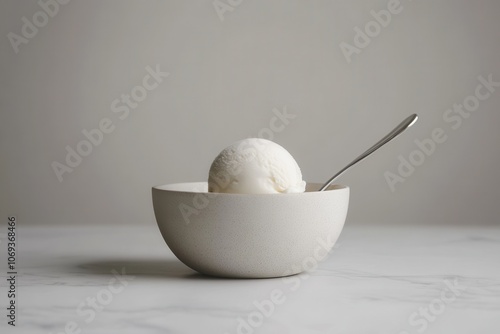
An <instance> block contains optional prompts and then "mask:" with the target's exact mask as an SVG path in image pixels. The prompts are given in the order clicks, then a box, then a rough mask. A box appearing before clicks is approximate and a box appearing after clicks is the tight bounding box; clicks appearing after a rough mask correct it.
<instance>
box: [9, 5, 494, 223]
mask: <svg viewBox="0 0 500 334" xmlns="http://www.w3.org/2000/svg"><path fill="white" fill-rule="evenodd" d="M401 5H402V7H403V10H402V12H401V13H400V14H397V15H393V16H392V21H391V22H390V24H389V25H388V26H387V27H385V28H382V30H381V32H380V34H379V35H378V36H376V37H374V38H373V39H372V41H371V43H370V44H369V45H368V46H367V47H366V48H364V49H362V50H361V52H360V53H359V54H358V55H354V56H353V57H352V62H351V63H348V62H347V61H346V58H345V57H344V56H343V54H342V52H341V49H340V47H339V45H340V43H342V42H347V43H350V44H353V39H354V35H355V33H354V30H353V29H354V28H355V27H356V26H358V27H361V28H364V26H365V24H366V23H368V22H369V21H372V20H373V17H372V16H371V14H370V11H371V10H375V11H379V10H381V9H385V8H387V1H347V0H345V1H242V2H241V4H240V5H237V6H235V8H234V9H233V11H232V12H226V13H225V15H224V20H223V21H222V20H221V19H220V18H219V16H218V15H217V13H216V11H215V9H214V6H213V3H212V1H124V0H119V1H118V0H116V1H89V0H85V1H81V0H73V1H72V2H70V3H69V4H67V5H61V6H60V8H59V12H58V13H57V14H56V15H55V16H54V17H52V18H50V19H49V21H48V23H47V25H45V26H44V27H42V28H40V29H39V31H38V33H37V34H36V36H34V37H33V38H31V39H29V42H28V43H27V44H22V45H20V48H19V52H18V53H17V54H16V53H15V52H14V50H13V48H12V46H11V44H10V42H9V40H8V38H7V34H8V33H9V32H14V33H16V34H20V33H21V28H22V25H23V21H22V17H23V16H25V17H27V18H28V19H29V20H30V21H32V16H33V15H34V14H35V13H36V12H38V11H40V6H39V5H38V4H37V2H36V1H18V0H8V1H7V0H3V1H2V2H1V3H0V32H1V36H0V37H1V39H0V59H1V61H0V66H1V67H0V68H1V70H0V71H1V72H0V88H1V89H0V112H1V118H0V156H1V166H0V167H1V169H0V185H1V193H0V196H1V197H0V201H1V204H0V205H1V207H0V209H1V212H2V215H3V216H4V217H6V216H7V215H14V214H16V215H17V216H18V220H19V221H20V222H22V223H23V224H105V223H110V224H154V216H153V212H152V206H151V198H150V197H151V195H150V188H151V186H153V185H157V184H163V183H171V182H182V181H199V180H205V179H206V177H207V172H208V168H209V166H210V163H211V161H212V159H213V158H214V157H215V156H216V155H217V153H218V152H219V151H220V150H221V149H222V148H224V147H225V146H227V145H229V144H230V143H232V142H233V141H235V140H238V139H241V138H244V137H248V136H256V135H257V134H258V133H259V131H260V130H261V129H263V128H265V127H268V124H269V121H270V120H271V118H272V117H273V113H272V110H273V109H274V108H277V109H279V110H283V108H284V107H285V106H286V108H287V110H288V112H290V113H292V114H294V115H296V116H297V117H296V118H295V119H294V120H293V121H291V122H290V124H289V125H288V126H287V127H286V128H285V129H284V130H283V131H282V132H280V133H276V135H275V137H274V140H275V141H276V142H277V143H279V144H281V145H283V146H284V147H285V148H287V149H288V150H289V151H290V152H291V153H292V155H293V156H294V157H295V158H296V160H297V161H298V163H299V165H300V166H301V168H302V172H303V175H304V178H305V179H306V180H307V181H318V182H321V181H324V180H326V179H327V178H329V177H330V176H331V175H332V174H333V173H334V172H335V171H337V170H338V169H340V168H341V167H343V165H345V164H346V163H347V162H349V161H350V160H351V159H353V158H354V157H355V156H356V155H358V154H359V153H360V152H361V151H363V150H364V149H366V148H367V147H368V146H370V145H371V144H372V143H373V142H375V141H376V140H378V139H379V138H380V137H381V136H382V135H384V134H385V132H387V131H388V130H390V129H391V128H392V127H393V126H395V125H396V124H397V123H398V122H399V121H401V120H402V119H403V118H404V117H406V116H407V115H409V114H411V113H418V114H419V115H420V116H421V117H420V120H419V122H418V123H417V124H416V125H415V126H414V127H413V128H411V129H410V130H409V131H408V132H407V133H405V134H404V135H403V136H401V137H399V138H398V139H397V140H396V141H394V142H392V143H391V144H389V145H388V146H386V147H384V148H383V149H382V150H381V151H379V152H377V153H376V154H375V155H374V156H372V157H370V158H369V160H367V161H365V162H364V163H363V164H361V165H359V166H358V167H356V168H355V169H353V170H352V171H350V172H349V173H348V174H345V176H343V178H342V179H341V180H340V183H343V184H347V185H349V186H350V187H351V191H352V197H351V206H350V211H349V216H348V223H350V224H363V223H366V224H382V223H393V224H411V223H418V224H437V223H448V224H498V223H499V220H498V218H497V217H498V216H499V214H500V206H499V205H498V199H499V198H500V196H499V195H500V187H499V186H500V182H499V177H498V163H499V161H500V154H499V149H498V147H499V146H498V143H499V142H500V132H499V131H498V125H499V121H500V114H499V108H498V107H499V106H500V89H498V91H496V92H495V93H494V94H492V96H491V97H490V98H489V99H487V100H485V101H482V102H481V104H480V106H479V109H478V110H477V111H475V112H473V113H472V115H471V116H470V117H469V118H468V119H464V121H463V124H462V126H461V127H460V128H459V129H457V130H453V129H451V127H450V124H447V123H446V122H444V121H443V113H444V112H445V110H446V109H448V108H450V107H451V106H453V104H454V103H462V102H463V100H464V98H465V97H467V96H468V95H470V94H473V93H474V90H475V87H476V86H477V85H478V80H477V77H478V76H479V75H482V76H484V77H487V76H488V75H489V74H492V75H493V78H494V80H495V81H500V67H499V66H500V43H498V38H499V33H500V20H498V16H499V14H500V2H499V1H494V0H491V1H484V0H483V1H466V0H462V1H458V0H453V1H452V0H448V1H430V0H419V1H415V0H414V1H409V0H401ZM156 64H159V66H160V68H161V70H163V71H166V72H169V73H170V75H169V77H168V78H166V79H165V80H164V81H163V83H161V84H160V85H159V87H158V88H156V89H155V90H153V91H151V92H149V94H148V96H147V98H146V99H145V100H144V101H142V102H141V103H140V104H139V106H138V107H137V108H136V109H134V110H132V112H131V113H130V116H129V117H128V118H127V119H125V120H120V119H119V118H118V117H117V115H116V114H114V113H113V112H112V111H111V108H110V105H111V102H112V101H113V100H114V99H116V98H119V97H120V95H121V94H127V93H130V91H131V89H132V88H133V87H134V86H136V85H140V84H141V82H142V78H143V77H144V76H145V75H146V73H147V72H146V70H145V68H146V67H147V66H151V67H153V68H154V67H155V66H156ZM103 118H110V119H111V120H112V121H113V124H114V125H115V126H116V128H115V130H114V131H113V132H112V133H110V134H108V135H105V137H104V140H103V142H102V144H101V145H99V146H97V147H94V149H93V151H92V153H91V154H90V155H89V156H87V157H85V158H84V159H83V162H82V163H81V164H80V165H79V166H78V167H76V168H75V169H74V171H73V172H72V173H70V174H65V175H64V180H63V182H59V181H58V179H57V177H56V176H55V173H54V171H53V170H52V168H51V163H52V162H53V161H59V162H64V159H65V154H66V150H65V147H66V145H69V146H71V147H73V148H75V146H76V144H77V143H78V142H79V141H80V140H82V139H84V136H83V135H82V133H81V131H82V130H83V129H91V128H95V127H97V126H98V124H99V121H100V120H101V119H103ZM438 127H440V128H442V129H443V130H444V131H445V133H446V134H447V136H448V139H447V141H446V142H445V143H443V144H440V145H438V146H437V148H436V151H435V152H434V154H432V155H431V156H429V157H427V158H426V159H425V162H424V163H423V164H422V165H420V166H418V167H417V168H416V170H415V171H414V173H413V174H412V175H411V176H409V177H408V178H407V179H406V181H405V182H404V183H399V184H397V185H396V188H395V191H394V192H393V191H391V189H390V188H389V186H388V184H387V182H386V181H385V178H384V173H385V172H386V171H391V172H396V171H397V167H398V164H399V162H398V156H399V155H402V156H403V157H406V158H408V156H409V155H410V154H411V153H412V152H413V151H414V150H415V149H416V148H417V146H416V144H415V143H414V140H416V139H419V140H422V139H425V138H429V137H430V135H431V132H432V131H433V129H435V128H438Z"/></svg>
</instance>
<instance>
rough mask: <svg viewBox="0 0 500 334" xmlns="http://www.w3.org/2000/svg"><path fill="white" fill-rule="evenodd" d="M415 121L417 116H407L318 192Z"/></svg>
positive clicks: (320, 189)
mask: <svg viewBox="0 0 500 334" xmlns="http://www.w3.org/2000/svg"><path fill="white" fill-rule="evenodd" d="M417 119H418V116H417V114H413V115H411V116H408V117H407V118H406V119H405V120H404V121H402V122H401V123H400V124H399V125H398V126H396V127H395V128H394V129H393V130H392V131H391V132H389V133H388V134H387V135H386V136H385V137H384V138H382V139H380V140H379V141H378V142H377V143H376V144H375V145H373V146H372V147H370V148H369V149H367V150H366V151H365V152H364V153H362V154H361V155H360V156H359V157H357V158H356V159H354V160H353V161H351V163H349V164H348V165H347V166H345V167H344V168H342V169H341V170H340V171H339V172H338V173H337V174H335V175H334V176H332V177H331V178H330V180H328V181H326V183H325V184H324V185H322V186H321V188H319V191H323V190H325V189H326V188H328V186H329V185H330V184H331V183H332V182H333V181H334V180H335V179H336V178H338V177H339V176H340V175H342V174H344V172H345V171H346V170H348V169H349V168H351V167H352V166H354V165H355V164H357V163H358V162H360V161H361V160H363V159H364V158H366V157H367V156H369V155H370V154H372V153H373V152H375V151H376V150H378V149H379V148H381V147H382V146H384V145H385V144H387V143H388V142H390V141H391V140H393V139H394V138H396V137H397V136H398V135H399V134H401V133H402V132H403V131H404V130H406V129H408V128H409V127H410V126H412V125H413V124H414V123H415V122H416V121H417Z"/></svg>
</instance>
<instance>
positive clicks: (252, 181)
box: [208, 138, 306, 194]
mask: <svg viewBox="0 0 500 334" xmlns="http://www.w3.org/2000/svg"><path fill="white" fill-rule="evenodd" d="M305 186H306V182H305V181H303V180H302V172H301V171H300V168H299V165H298V164H297V162H296V161H295V159H294V158H293V157H292V155H291V154H290V153H289V152H288V151H287V150H286V149H285V148H283V147H282V146H280V145H278V144H276V143H274V142H272V141H270V140H267V139H261V138H247V139H243V140H240V141H237V142H235V143H233V144H231V145H230V146H228V147H226V148H225V149H224V150H222V152H220V153H219V155H218V156H217V157H216V158H215V160H214V161H213V163H212V165H211V167H210V171H209V176H208V191H209V192H218V193H239V194H273V193H301V192H304V190H305Z"/></svg>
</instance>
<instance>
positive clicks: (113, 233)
mask: <svg viewBox="0 0 500 334" xmlns="http://www.w3.org/2000/svg"><path fill="white" fill-rule="evenodd" d="M0 228H2V230H1V231H0V233H2V237H3V238H5V232H6V228H5V226H0ZM337 246H338V247H336V248H335V249H334V251H333V252H332V253H331V254H330V255H329V256H328V258H327V259H326V260H325V261H323V262H322V263H320V265H319V267H318V268H317V269H316V270H313V271H311V272H310V273H309V274H307V275H304V274H302V275H299V276H295V277H293V278H291V279H289V280H288V281H286V280H283V279H261V280H231V279H217V278H211V277H206V276H202V275H199V274H197V273H195V272H193V271H192V270H190V269H189V268H187V267H185V266H184V265H183V264H181V263H180V262H178V261H177V260H176V258H175V257H174V256H173V254H172V253H171V252H170V251H169V249H168V248H167V246H166V245H165V244H164V242H163V240H162V238H161V236H160V233H159V232H158V230H157V227H156V226H155V225H152V224H151V225H149V226H148V227H143V228H137V227H126V226H124V227H121V228H110V227H73V228H66V227H44V228H34V227H22V226H20V227H18V248H19V256H18V259H17V261H18V266H19V272H20V275H19V277H18V287H17V289H18V300H17V304H18V305H17V307H18V314H17V326H16V328H12V327H10V326H7V324H6V322H7V320H6V317H5V314H6V310H5V306H6V302H7V297H6V280H5V279H2V281H1V292H0V305H1V310H2V311H0V312H1V313H2V314H1V317H0V319H2V320H1V323H0V332H1V333H64V332H66V333H122V334H124V333H143V334H145V333H221V334H224V333H230V334H232V333H318V334H319V333H321V334H323V333H384V334H391V333H394V334H400V333H410V334H412V333H453V334H459V333H499V332H500V261H499V260H500V227H497V228H494V227H479V226H478V227H467V228H466V227H436V226H432V225H425V226H421V227H411V228H406V227H384V226H382V227H381V226H356V225H355V224H353V223H349V222H347V226H346V228H345V229H344V231H343V233H342V235H341V237H340V239H339V242H338V243H337ZM5 258H6V257H5V240H4V242H3V243H1V244H0V263H1V272H2V276H3V277H5V275H6V264H5ZM113 270H116V271H122V270H125V272H126V274H128V275H129V276H128V277H122V280H124V282H125V283H118V281H115V280H114V279H113V277H114V275H113V273H112V271H113ZM446 282H448V284H451V285H453V284H455V285H457V286H458V290H455V291H453V290H452V289H450V288H449V286H448V285H447V283H446ZM110 283H113V285H112V286H111V287H109V284H110ZM123 284H126V285H123ZM273 291H274V292H273ZM280 292H281V295H280V297H279V298H278V301H281V303H278V304H273V307H274V310H273V312H272V314H270V315H262V313H257V312H259V311H258V308H257V307H256V306H255V305H254V302H256V301H257V302H260V301H262V300H264V299H269V298H270V296H271V295H273V294H276V293H278V294H279V293H280ZM97 296H99V297H100V298H101V299H100V301H102V303H101V302H100V301H99V299H96V305H95V307H97V308H98V309H99V311H90V310H91V307H90V306H88V305H87V304H86V303H87V302H88V300H92V298H95V297H97ZM110 296H111V298H110ZM106 298H108V299H106ZM104 304H106V305H104ZM443 305H444V306H443ZM79 307H80V314H79V313H78V308H79ZM101 308H102V310H101ZM426 310H427V311H426ZM93 312H95V313H94V314H92V313H93ZM419 312H428V314H427V317H428V318H427V320H426V318H425V316H424V315H421V314H424V313H421V314H420V313H419ZM249 316H250V317H251V319H250V322H251V324H253V325H254V326H255V327H246V328H243V327H241V326H242V325H241V321H242V320H241V319H245V322H246V323H248V322H247V321H248V317H249ZM412 317H413V318H412ZM410 318H411V319H413V322H412V321H411V320H409V319H410ZM239 319H240V320H239ZM252 321H253V322H252ZM68 324H69V325H68ZM72 324H73V325H72ZM65 326H69V327H68V330H66V331H65ZM71 326H76V327H75V328H71ZM238 326H240V327H238ZM249 326H251V325H249Z"/></svg>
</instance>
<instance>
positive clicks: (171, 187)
mask: <svg viewBox="0 0 500 334" xmlns="http://www.w3.org/2000/svg"><path fill="white" fill-rule="evenodd" d="M187 185H191V186H192V187H196V186H198V187H202V186H204V185H207V188H208V182H207V181H194V182H175V183H167V184H160V185H156V186H153V187H152V190H153V191H161V192H167V193H183V194H206V195H208V196H216V195H217V196H300V195H305V194H316V193H331V192H333V191H338V190H349V186H346V185H342V184H332V185H330V186H328V188H327V189H326V190H325V191H317V190H309V191H308V190H307V188H306V191H304V192H302V193H271V194H235V193H215V192H208V191H196V190H187V189H186V190H182V189H178V188H180V187H182V186H187ZM322 185H323V183H316V182H306V187H310V186H313V187H315V188H318V189H319V188H320V187H321V186H322Z"/></svg>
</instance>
